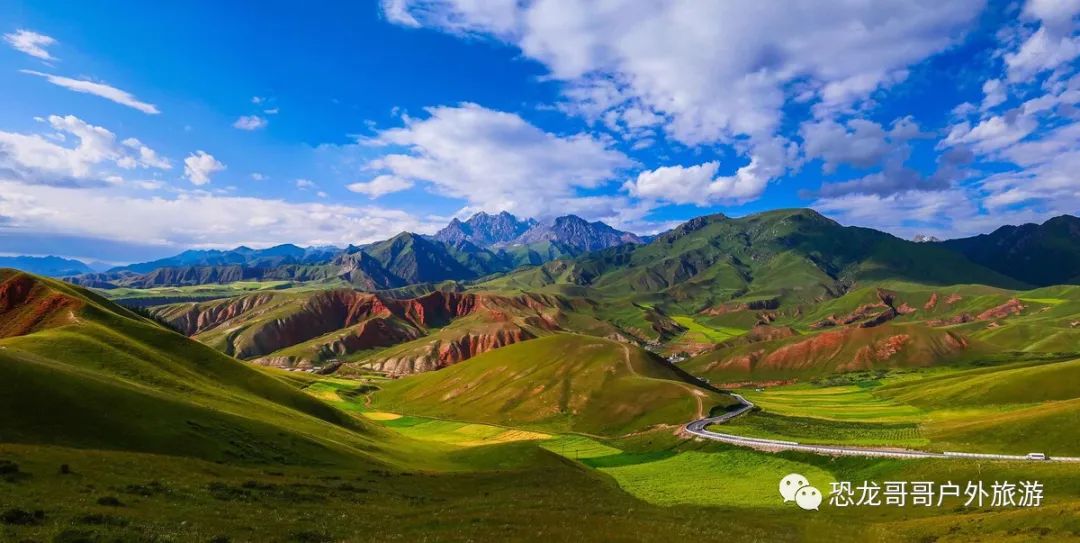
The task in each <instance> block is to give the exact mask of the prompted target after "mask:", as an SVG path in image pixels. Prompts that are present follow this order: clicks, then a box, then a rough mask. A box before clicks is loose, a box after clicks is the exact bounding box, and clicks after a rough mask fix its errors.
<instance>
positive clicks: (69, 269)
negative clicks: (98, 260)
mask: <svg viewBox="0 0 1080 543" xmlns="http://www.w3.org/2000/svg"><path fill="white" fill-rule="evenodd" d="M0 268H15V269H19V270H23V271H27V272H30V273H36V274H38V275H46V276H49V277H64V276H68V275H80V274H84V273H93V272H94V270H93V269H92V268H91V267H90V266H88V265H87V264H85V263H83V262H81V261H78V260H73V259H70V258H60V257H58V256H0Z"/></svg>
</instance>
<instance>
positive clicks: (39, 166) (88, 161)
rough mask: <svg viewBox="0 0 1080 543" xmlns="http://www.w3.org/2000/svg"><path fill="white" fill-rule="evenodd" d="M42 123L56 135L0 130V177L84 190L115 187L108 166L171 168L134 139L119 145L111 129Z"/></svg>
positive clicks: (67, 119)
mask: <svg viewBox="0 0 1080 543" xmlns="http://www.w3.org/2000/svg"><path fill="white" fill-rule="evenodd" d="M41 121H42V122H45V123H47V124H48V126H49V127H50V128H51V129H53V130H54V132H53V133H52V134H45V135H42V134H20V133H15V132H2V131H0V175H3V176H4V177H8V178H14V179H19V180H21V181H22V182H24V183H29V184H43V185H69V186H85V185H95V184H102V183H106V184H107V183H114V182H115V177H114V176H113V175H111V174H110V172H109V169H108V167H110V166H112V167H116V168H121V169H125V170H131V169H136V168H143V169H146V168H153V169H159V170H167V169H169V168H171V167H172V165H171V164H170V163H169V160H168V159H166V158H164V157H162V156H160V155H159V154H158V153H157V152H156V151H154V150H153V149H151V148H150V147H148V146H146V145H145V144H143V143H142V142H141V141H139V140H138V139H136V138H127V139H124V140H123V141H117V137H116V135H115V134H113V133H112V132H110V131H109V130H107V129H105V128H103V127H100V126H95V125H92V124H90V123H87V122H86V121H84V120H82V119H80V118H78V117H75V116H74V115H66V116H61V115H50V116H49V117H48V118H47V119H41ZM69 138H70V140H71V142H75V144H74V145H73V146H72V145H70V142H69Z"/></svg>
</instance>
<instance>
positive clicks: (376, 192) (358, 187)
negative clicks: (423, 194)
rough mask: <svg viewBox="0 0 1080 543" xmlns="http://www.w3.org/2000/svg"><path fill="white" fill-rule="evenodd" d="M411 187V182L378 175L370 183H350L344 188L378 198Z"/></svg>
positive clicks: (391, 176)
mask: <svg viewBox="0 0 1080 543" xmlns="http://www.w3.org/2000/svg"><path fill="white" fill-rule="evenodd" d="M412 186H413V182H412V181H409V180H408V179H402V178H400V177H395V176H393V175H380V176H377V177H375V178H374V179H372V180H371V181H366V182H362V183H352V184H350V185H348V186H347V187H346V188H347V189H349V190H351V191H353V192H358V193H360V194H365V195H367V196H368V197H369V198H378V197H380V196H384V195H386V194H390V193H394V192H400V191H403V190H407V189H409V188H412Z"/></svg>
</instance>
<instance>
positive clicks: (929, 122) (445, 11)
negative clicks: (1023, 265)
mask: <svg viewBox="0 0 1080 543" xmlns="http://www.w3.org/2000/svg"><path fill="white" fill-rule="evenodd" d="M315 4H316V5H314V6H307V5H305V6H300V5H299V4H297V3H293V2H260V3H257V4H251V5H250V6H246V7H245V6H241V4H240V3H220V2H185V3H159V2H154V3H145V2H143V3H135V2H130V3H128V2H110V3H107V4H104V3H94V2H81V3H71V2H50V1H34V2H18V1H10V0H0V35H2V37H3V41H0V102H2V103H3V104H4V105H5V107H3V108H0V253H18V254H61V255H65V256H75V257H81V258H87V259H97V260H104V261H110V262H126V261H133V260H143V259H147V258H151V257H158V256H164V255H168V254H173V253H176V252H178V251H179V250H182V249H186V248H191V247H200V248H223V247H233V246H236V245H240V244H246V245H250V246H266V245H271V244H275V243H284V242H292V243H297V244H300V245H322V244H336V245H345V244H348V243H359V242H367V241H373V240H377V239H382V238H386V237H389V236H390V235H393V234H394V233H396V232H399V231H402V230H411V231H418V232H433V231H434V230H435V229H437V228H439V227H440V226H441V225H443V224H445V223H446V222H447V221H448V220H449V219H450V218H451V217H454V216H458V217H464V216H468V215H471V214H472V213H474V212H476V211H480V210H484V211H489V212H495V211H501V210H506V211H510V212H512V213H515V214H517V215H519V216H523V217H524V216H533V217H537V218H540V219H544V218H550V217H554V216H558V215H562V214H566V213H576V214H579V215H581V216H583V217H586V218H589V219H596V220H603V221H605V222H608V223H610V224H612V225H613V226H616V227H620V228H624V229H628V230H633V231H636V232H640V233H651V232H655V231H658V230H662V229H665V228H668V227H670V226H672V225H673V224H676V223H678V222H680V221H682V220H686V219H688V218H691V217H694V216H697V215H702V214H705V213H714V212H724V213H728V214H731V215H743V214H747V213H752V212H755V211H761V210H766V209H773V208H778V207H803V206H809V207H814V208H816V209H818V210H820V211H822V212H824V213H826V214H827V215H829V216H831V217H833V218H835V219H837V220H839V221H841V222H842V223H844V224H856V225H864V226H871V227H875V228H880V229H884V230H887V231H890V232H893V233H895V234H897V235H900V236H904V237H910V236H912V235H915V234H928V235H936V236H939V237H956V236H963V235H971V234H975V233H980V232H987V231H990V230H993V229H994V228H996V227H998V226H1000V225H1002V224H1010V223H1012V224H1015V223H1022V222H1041V221H1042V220H1045V219H1046V218H1049V217H1051V216H1054V215H1058V214H1062V213H1076V212H1077V210H1078V209H1080V180H1078V179H1076V177H1075V176H1074V175H1073V172H1075V171H1077V169H1078V167H1080V149H1078V146H1077V142H1078V141H1080V124H1077V120H1078V118H1080V117H1078V115H1080V114H1078V112H1077V110H1076V104H1077V102H1080V77H1077V76H1076V69H1077V57H1078V56H1080V38H1078V37H1077V23H1078V20H1077V14H1078V13H1080V2H1078V1H1076V0H1057V1H1050V0H1027V1H1026V2H1020V3H986V2H983V1H980V0H955V1H951V2H947V3H941V2H936V1H932V0H926V1H923V0H896V1H891V0H882V1H879V2H872V3H871V2H855V1H851V2H831V3H827V4H823V3H820V2H816V1H812V0H806V1H796V0H791V1H788V0H774V1H763V2H755V3H752V4H751V3H740V2H721V1H715V2H713V1H689V0H687V1H675V2H664V3H656V4H652V5H650V4H649V3H643V2H636V1H631V0H604V1H597V2H586V1H584V0H582V1H563V2H555V1H554V0H532V1H519V2H503V3H497V2H474V1H467V0H386V1H383V2H342V3H332V2H319V3H315Z"/></svg>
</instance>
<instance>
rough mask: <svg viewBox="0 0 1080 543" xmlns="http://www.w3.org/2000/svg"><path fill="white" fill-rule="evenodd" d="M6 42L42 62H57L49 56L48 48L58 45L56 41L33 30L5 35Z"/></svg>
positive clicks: (21, 30) (17, 31)
mask: <svg viewBox="0 0 1080 543" xmlns="http://www.w3.org/2000/svg"><path fill="white" fill-rule="evenodd" d="M4 41H6V42H7V43H8V45H10V46H12V47H14V48H15V49H16V50H19V51H22V52H23V53H26V54H28V55H30V56H32V57H34V58H39V59H41V60H56V57H54V56H52V55H51V54H49V51H48V49H46V48H47V47H49V46H51V45H55V44H56V40H55V39H53V38H52V37H49V36H46V35H44V34H38V33H37V32H33V31H31V30H25V29H21V28H20V29H19V30H16V31H15V32H12V33H10V34H4Z"/></svg>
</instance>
